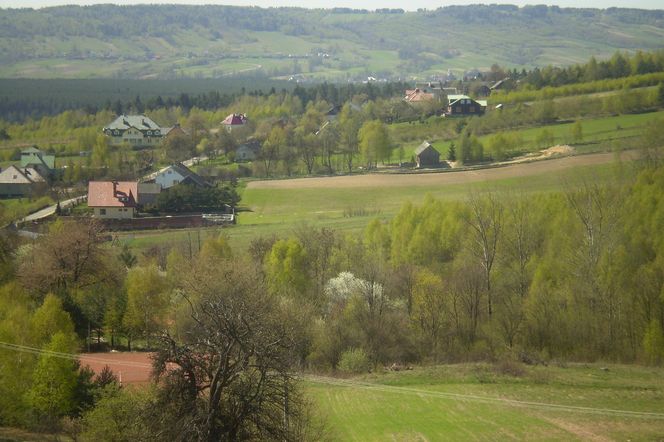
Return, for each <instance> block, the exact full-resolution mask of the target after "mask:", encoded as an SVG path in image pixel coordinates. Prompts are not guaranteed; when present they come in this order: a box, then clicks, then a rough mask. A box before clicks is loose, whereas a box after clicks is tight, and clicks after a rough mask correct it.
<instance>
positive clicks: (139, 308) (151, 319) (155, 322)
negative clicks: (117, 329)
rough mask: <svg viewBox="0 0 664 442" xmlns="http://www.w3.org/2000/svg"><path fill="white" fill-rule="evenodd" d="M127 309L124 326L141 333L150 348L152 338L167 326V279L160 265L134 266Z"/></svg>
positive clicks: (130, 331) (128, 289)
mask: <svg viewBox="0 0 664 442" xmlns="http://www.w3.org/2000/svg"><path fill="white" fill-rule="evenodd" d="M126 286H127V310H126V311H125V314H124V318H123V325H124V327H125V328H127V329H128V332H129V333H130V334H132V335H133V336H139V335H142V336H143V337H144V338H145V341H146V345H147V346H148V348H149V347H150V338H151V337H152V336H153V335H154V334H155V333H157V332H158V331H159V330H160V329H161V328H162V327H163V326H164V317H165V314H166V310H167V308H168V303H169V299H168V292H167V291H168V286H167V284H166V278H164V277H163V276H161V275H160V274H159V269H157V266H156V265H154V264H152V265H149V266H146V267H134V268H132V269H131V270H130V271H129V272H128V273H127V280H126Z"/></svg>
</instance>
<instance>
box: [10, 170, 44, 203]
mask: <svg viewBox="0 0 664 442" xmlns="http://www.w3.org/2000/svg"><path fill="white" fill-rule="evenodd" d="M47 188H48V184H47V182H46V179H45V178H44V177H43V176H41V175H40V174H39V171H37V169H35V168H33V167H20V168H19V167H16V166H9V167H8V168H7V169H5V170H3V171H2V172H0V198H21V197H24V196H32V195H35V194H36V193H39V192H40V191H44V190H46V189H47Z"/></svg>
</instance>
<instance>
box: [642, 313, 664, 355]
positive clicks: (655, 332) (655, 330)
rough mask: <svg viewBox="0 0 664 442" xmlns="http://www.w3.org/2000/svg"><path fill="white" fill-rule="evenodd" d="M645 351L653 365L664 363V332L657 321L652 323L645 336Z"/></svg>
mask: <svg viewBox="0 0 664 442" xmlns="http://www.w3.org/2000/svg"><path fill="white" fill-rule="evenodd" d="M643 351H644V352H645V355H646V358H647V360H648V362H650V363H651V364H661V363H662V361H664V332H662V326H661V325H660V323H659V321H657V320H656V319H653V320H652V321H650V324H648V328H647V329H646V332H645V334H644V336H643Z"/></svg>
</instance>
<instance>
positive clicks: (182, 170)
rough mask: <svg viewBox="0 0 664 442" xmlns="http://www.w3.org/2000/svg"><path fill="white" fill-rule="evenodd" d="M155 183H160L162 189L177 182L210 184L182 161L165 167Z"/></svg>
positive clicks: (197, 184)
mask: <svg viewBox="0 0 664 442" xmlns="http://www.w3.org/2000/svg"><path fill="white" fill-rule="evenodd" d="M154 181H155V183H157V184H159V185H160V186H161V188H162V189H168V188H169V187H173V186H175V185H177V184H193V185H195V186H201V187H204V186H209V184H208V183H207V181H205V180H204V179H203V178H202V177H201V176H200V175H198V174H196V173H194V172H192V171H191V170H190V169H189V168H187V167H186V166H184V165H183V164H181V163H175V164H171V165H170V166H168V167H164V168H163V169H161V170H160V171H159V172H157V175H156V177H155V179H154Z"/></svg>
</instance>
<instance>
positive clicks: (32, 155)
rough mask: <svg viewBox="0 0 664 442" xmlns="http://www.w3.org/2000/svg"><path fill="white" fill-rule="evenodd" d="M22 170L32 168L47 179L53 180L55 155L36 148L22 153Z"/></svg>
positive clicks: (33, 147) (30, 148)
mask: <svg viewBox="0 0 664 442" xmlns="http://www.w3.org/2000/svg"><path fill="white" fill-rule="evenodd" d="M21 168H22V169H26V168H31V169H35V170H37V171H38V172H39V174H40V175H41V176H43V177H45V178H52V177H53V172H54V170H55V155H50V154H46V153H44V152H42V151H41V150H39V149H37V148H36V147H35V146H32V147H29V148H27V149H25V150H22V151H21Z"/></svg>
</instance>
